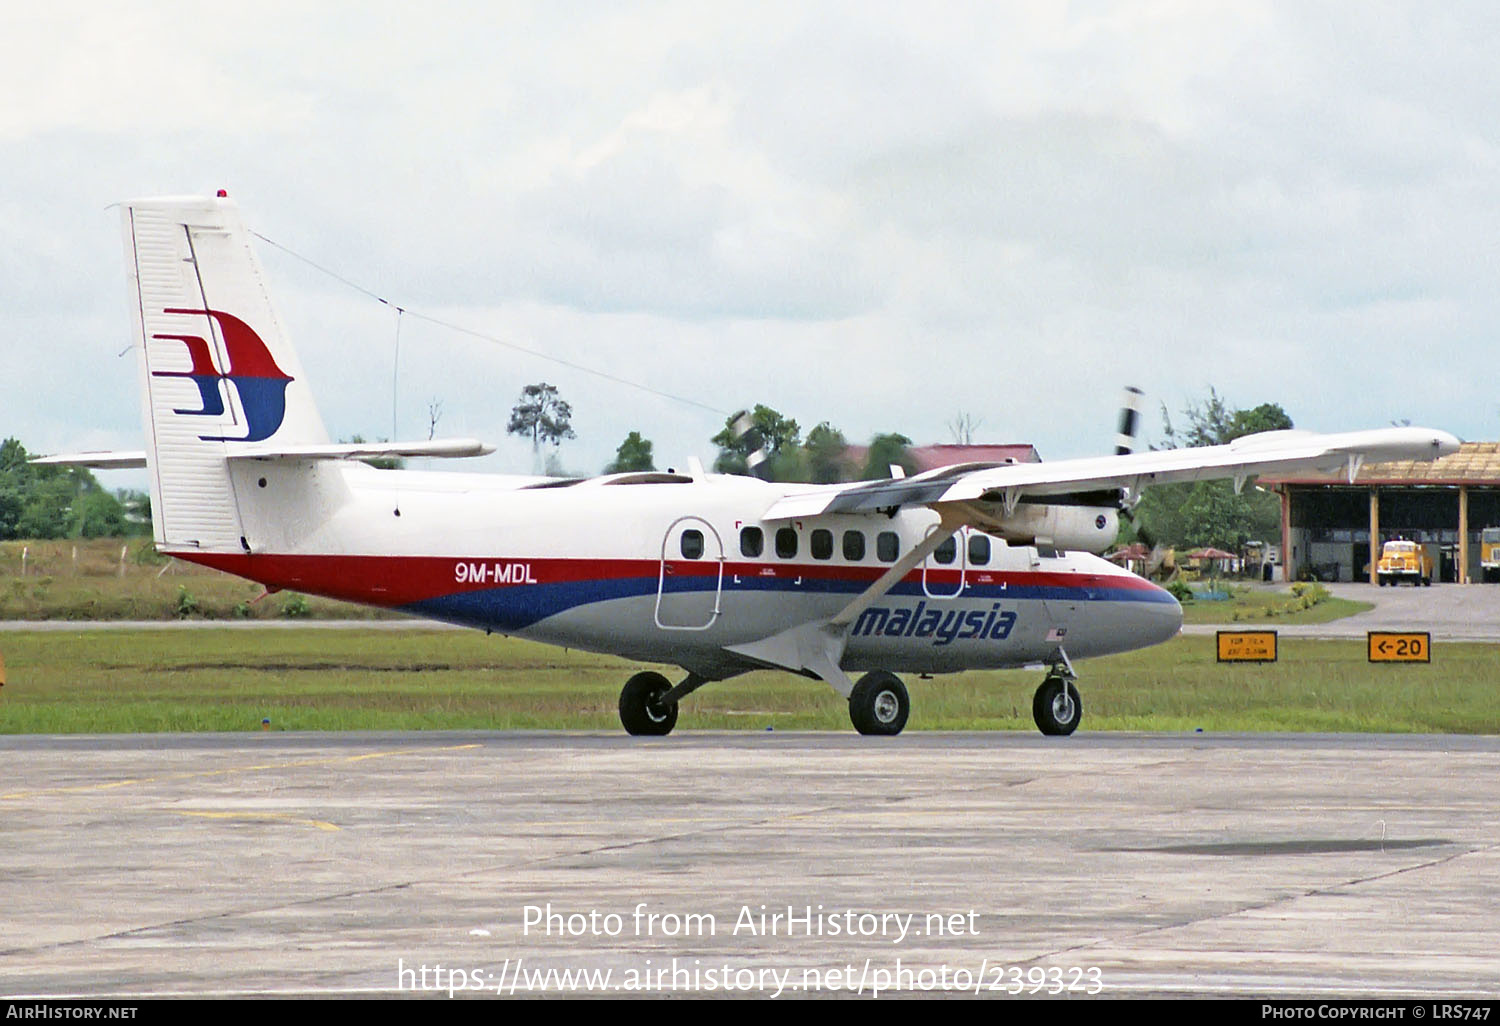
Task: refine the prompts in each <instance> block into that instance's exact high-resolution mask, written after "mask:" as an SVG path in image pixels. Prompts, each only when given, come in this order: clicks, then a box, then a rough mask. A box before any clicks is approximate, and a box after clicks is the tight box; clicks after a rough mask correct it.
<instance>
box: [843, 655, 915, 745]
mask: <svg viewBox="0 0 1500 1026" xmlns="http://www.w3.org/2000/svg"><path fill="white" fill-rule="evenodd" d="M910 715H911V696H910V695H908V694H907V693H906V685H905V684H903V683H901V678H900V677H898V676H896V675H895V674H894V673H886V672H885V671H884V670H876V671H875V672H873V673H867V674H865V675H864V676H863V677H861V678H859V683H857V684H855V685H854V690H853V691H851V692H850V693H849V721H850V722H851V723H853V724H854V729H855V730H857V731H859V732H860V733H861V734H876V735H885V736H888V737H889V736H891V735H894V734H899V733H901V730H902V728H903V727H905V726H906V718H907V717H908V716H910Z"/></svg>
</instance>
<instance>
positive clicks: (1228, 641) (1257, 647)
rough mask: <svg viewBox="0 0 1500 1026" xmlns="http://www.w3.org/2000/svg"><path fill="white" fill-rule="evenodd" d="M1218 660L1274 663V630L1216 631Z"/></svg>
mask: <svg viewBox="0 0 1500 1026" xmlns="http://www.w3.org/2000/svg"><path fill="white" fill-rule="evenodd" d="M1214 637H1215V638H1217V639H1218V651H1219V662H1221V663H1274V662H1275V661H1276V632H1275V631H1218V632H1217V633H1216V634H1215V635H1214Z"/></svg>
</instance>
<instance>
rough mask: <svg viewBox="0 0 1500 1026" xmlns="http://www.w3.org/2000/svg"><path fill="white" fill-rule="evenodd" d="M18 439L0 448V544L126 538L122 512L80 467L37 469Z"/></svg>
mask: <svg viewBox="0 0 1500 1026" xmlns="http://www.w3.org/2000/svg"><path fill="white" fill-rule="evenodd" d="M30 459H31V454H30V453H28V452H27V451H26V447H25V446H24V445H22V444H21V443H20V442H19V441H18V440H17V439H14V438H7V439H6V440H5V441H4V442H3V443H0V538H77V537H87V538H95V537H100V536H102V535H121V534H124V533H125V530H126V523H125V510H124V508H123V507H122V506H121V505H120V502H119V500H118V499H116V498H115V497H114V496H113V495H111V494H109V493H108V492H106V491H105V490H104V489H103V488H101V487H100V486H99V482H98V481H96V480H95V479H94V475H93V474H91V473H89V472H88V471H87V470H85V469H84V468H82V467H58V466H38V465H36V464H34V463H31V462H29V461H30Z"/></svg>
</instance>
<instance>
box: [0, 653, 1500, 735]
mask: <svg viewBox="0 0 1500 1026" xmlns="http://www.w3.org/2000/svg"><path fill="white" fill-rule="evenodd" d="M0 651H3V656H4V665H5V667H6V670H7V671H8V673H7V680H8V683H7V684H6V686H5V687H4V688H3V689H0V733H79V732H83V733H107V732H144V731H202V730H214V731H221V730H222V731H237V730H259V729H260V726H261V720H262V719H263V718H269V719H270V721H271V727H272V729H274V730H429V729H434V730H435V729H465V728H482V729H558V730H561V729H586V730H611V731H614V730H618V729H620V728H619V720H618V716H617V714H616V702H617V701H618V697H619V689H620V686H621V684H623V682H624V680H625V678H626V677H627V676H629V675H630V674H631V673H633V672H635V670H637V669H639V668H640V666H639V665H638V664H630V663H625V662H623V661H621V660H617V659H613V658H609V657H604V656H594V655H589V654H586V653H580V652H574V651H568V650H563V649H556V648H550V647H545V646H541V645H535V644H531V643H528V642H522V641H516V640H514V639H505V638H500V637H486V636H485V635H483V634H480V633H478V632H472V633H470V632H461V631H416V630H414V631H363V630H349V631H343V630H338V631H314V630H306V631H303V630H295V629H293V630H277V631H227V630H225V631H219V630H212V629H209V630H198V631H99V632H69V631H60V632H16V633H4V634H0ZM1280 655H1281V660H1280V661H1279V662H1277V663H1274V664H1267V665H1244V666H1229V665H1221V664H1219V663H1217V662H1216V661H1215V659H1214V641H1213V639H1212V638H1204V637H1180V638H1178V639H1176V640H1174V641H1172V642H1170V643H1168V644H1166V645H1162V646H1159V647H1157V648H1154V649H1148V650H1146V651H1143V652H1135V653H1130V654H1128V655H1123V656H1112V657H1108V658H1104V659H1096V660H1089V661H1087V662H1082V663H1080V664H1079V666H1078V669H1079V672H1080V673H1081V674H1082V680H1081V682H1080V683H1081V689H1082V693H1083V704H1084V726H1083V729H1084V730H1145V731H1192V730H1195V729H1199V728H1201V729H1203V730H1205V731H1209V732H1228V731H1380V732H1422V733H1429V732H1454V733H1488V734H1492V733H1497V732H1500V689H1496V688H1495V687H1494V683H1493V681H1494V668H1495V665H1496V655H1497V649H1496V648H1495V647H1494V646H1490V645H1482V644H1459V643H1452V644H1445V643H1441V642H1440V643H1438V644H1437V645H1435V646H1434V649H1433V662H1432V664H1431V665H1426V666H1423V665H1415V666H1411V665H1408V666H1371V665H1370V664H1369V663H1367V662H1366V661H1365V652H1364V644H1363V642H1357V641H1348V642H1343V641H1310V640H1301V639H1287V638H1283V639H1282V641H1281V646H1280ZM663 672H667V673H668V674H669V675H671V674H672V673H673V671H671V670H669V669H664V671H663ZM674 679H675V677H674ZM905 679H906V682H907V686H908V687H909V688H910V689H911V693H912V700H913V714H912V719H911V722H910V725H909V727H908V729H913V730H924V729H925V730H974V729H980V730H1024V731H1031V730H1033V729H1034V727H1033V725H1032V721H1031V696H1032V692H1033V691H1034V690H1035V689H1036V685H1037V684H1038V683H1039V682H1040V680H1041V673H1040V672H1039V671H1006V672H1002V673H993V672H986V673H979V672H972V673H963V674H955V675H951V676H945V677H938V678H935V679H932V680H922V679H919V678H917V677H914V676H910V675H908V676H907V677H906V678H905ZM767 727H772V728H774V729H777V730H803V729H817V730H838V731H847V730H850V729H851V728H850V726H849V720H848V713H847V708H846V705H845V703H844V702H843V700H842V699H840V698H839V697H838V696H837V695H836V694H834V692H833V691H832V689H830V688H828V687H827V686H826V685H823V684H820V683H818V682H816V681H809V680H805V679H803V678H800V677H795V676H792V675H790V674H784V673H756V674H748V675H746V676H744V677H739V678H736V679H734V680H731V681H725V682H723V683H719V684H710V685H708V686H707V687H705V688H703V689H702V690H700V691H698V692H696V693H695V694H693V695H692V696H690V697H689V698H688V699H687V700H686V701H685V702H684V704H683V709H682V715H681V719H680V720H679V724H678V729H679V730H691V729H748V730H763V729H765V728H767Z"/></svg>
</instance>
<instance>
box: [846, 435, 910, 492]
mask: <svg viewBox="0 0 1500 1026" xmlns="http://www.w3.org/2000/svg"><path fill="white" fill-rule="evenodd" d="M910 445H911V439H910V438H907V437H906V436H905V435H900V434H894V433H893V434H888V435H876V436H875V437H874V439H872V440H871V442H870V451H869V453H868V454H867V455H866V456H865V469H864V472H863V473H861V474H860V479H861V480H864V481H877V480H880V479H881V478H887V477H890V476H891V465H892V464H895V465H896V466H899V467H900V468H901V469H902V470H904V471H906V472H907V473H908V474H912V473H915V472H916V469H917V462H916V460H914V459H912V456H911V452H910V451H908V446H910Z"/></svg>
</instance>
